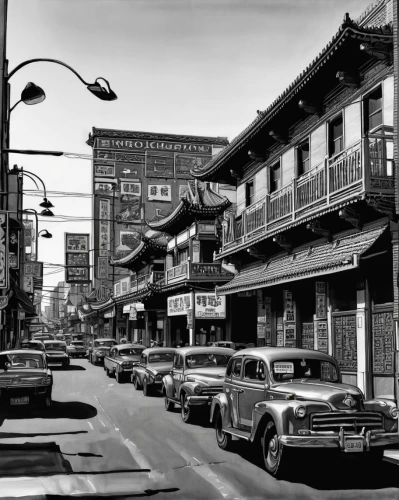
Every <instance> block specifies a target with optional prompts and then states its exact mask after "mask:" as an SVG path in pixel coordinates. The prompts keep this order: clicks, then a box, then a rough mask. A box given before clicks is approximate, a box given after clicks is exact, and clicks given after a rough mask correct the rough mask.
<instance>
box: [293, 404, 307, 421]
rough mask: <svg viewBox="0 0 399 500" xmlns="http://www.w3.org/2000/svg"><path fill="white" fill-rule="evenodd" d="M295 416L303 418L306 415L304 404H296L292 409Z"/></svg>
mask: <svg viewBox="0 0 399 500" xmlns="http://www.w3.org/2000/svg"><path fill="white" fill-rule="evenodd" d="M294 414H295V416H296V418H304V417H305V415H306V406H297V407H296V408H295V410H294Z"/></svg>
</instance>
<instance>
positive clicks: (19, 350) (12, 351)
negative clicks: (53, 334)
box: [0, 349, 43, 355]
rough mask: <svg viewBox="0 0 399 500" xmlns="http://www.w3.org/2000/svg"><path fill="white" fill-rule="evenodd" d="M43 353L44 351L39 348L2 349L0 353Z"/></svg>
mask: <svg viewBox="0 0 399 500" xmlns="http://www.w3.org/2000/svg"><path fill="white" fill-rule="evenodd" d="M32 353H33V354H41V355H43V351H39V350H37V349H9V350H8V351H1V352H0V354H32Z"/></svg>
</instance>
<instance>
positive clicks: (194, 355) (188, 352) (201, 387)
mask: <svg viewBox="0 0 399 500" xmlns="http://www.w3.org/2000/svg"><path fill="white" fill-rule="evenodd" d="M235 352H236V351H233V350H232V349H226V348H224V347H193V346H192V347H182V348H179V349H177V350H176V352H175V355H174V358H173V367H172V372H171V373H170V374H168V375H166V376H165V377H164V378H163V380H162V384H163V387H162V393H163V395H164V397H165V408H166V410H167V411H171V410H172V409H173V408H174V405H175V404H178V405H180V406H181V418H182V420H183V422H186V423H188V422H191V421H192V420H193V417H194V416H195V410H194V408H193V407H194V406H201V405H210V404H211V402H212V397H213V396H214V395H215V394H218V393H219V392H221V391H222V390H223V387H222V383H223V380H224V374H225V371H226V367H227V363H228V362H229V360H230V358H231V356H232V355H233V354H234V353H235Z"/></svg>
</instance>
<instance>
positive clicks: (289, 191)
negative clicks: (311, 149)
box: [223, 135, 394, 250]
mask: <svg viewBox="0 0 399 500" xmlns="http://www.w3.org/2000/svg"><path fill="white" fill-rule="evenodd" d="M392 158H393V154H392V137H391V136H381V135H370V136H369V137H368V138H367V139H363V140H361V141H359V142H358V143H357V144H355V145H353V146H351V147H349V148H347V149H346V150H344V151H342V152H341V153H339V154H338V155H336V156H335V157H333V158H329V159H327V158H326V159H325V160H324V162H323V163H322V164H320V165H318V166H316V167H315V168H313V169H312V170H310V171H308V172H306V173H305V174H303V175H301V176H300V177H298V178H294V179H292V181H291V182H290V183H289V184H287V185H286V186H284V187H283V188H281V189H279V190H278V191H275V192H273V193H271V194H267V195H265V196H264V197H263V198H261V199H260V200H258V201H256V202H255V203H253V204H252V205H250V206H249V207H246V208H245V209H244V211H243V212H242V213H241V214H240V215H239V216H238V217H236V216H234V215H233V214H230V215H229V218H228V219H226V220H225V221H224V224H223V250H227V249H229V248H231V247H233V246H235V245H237V244H241V243H245V242H246V241H249V240H251V239H252V238H253V237H257V236H260V235H262V234H265V233H267V232H268V231H274V230H275V229H278V228H279V227H282V226H284V225H287V224H289V223H290V222H292V221H296V220H300V219H301V218H302V217H308V216H309V215H310V214H314V213H317V211H319V210H322V209H323V208H326V207H328V206H332V205H334V204H336V203H338V202H343V201H345V200H347V199H350V198H353V197H354V196H357V195H358V194H359V193H362V192H363V193H366V192H370V193H382V194H384V193H386V194H393V191H394V183H393V161H392Z"/></svg>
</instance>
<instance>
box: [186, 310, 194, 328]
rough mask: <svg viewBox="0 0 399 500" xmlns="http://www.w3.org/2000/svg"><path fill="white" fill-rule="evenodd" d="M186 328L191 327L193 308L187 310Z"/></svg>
mask: <svg viewBox="0 0 399 500" xmlns="http://www.w3.org/2000/svg"><path fill="white" fill-rule="evenodd" d="M187 328H188V329H190V328H193V310H192V309H189V310H188V311H187Z"/></svg>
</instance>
